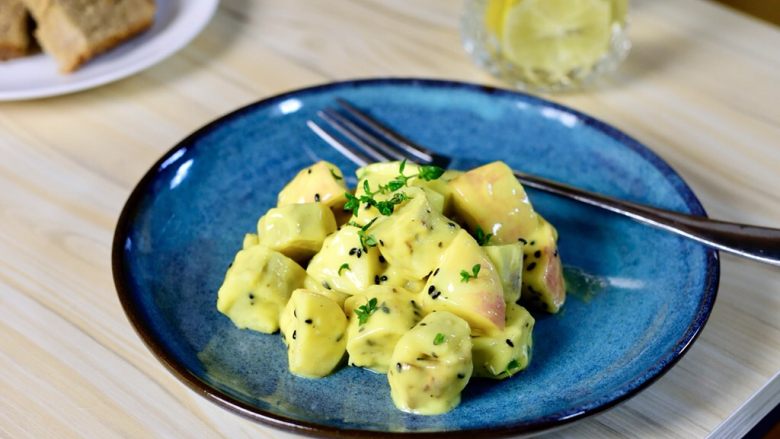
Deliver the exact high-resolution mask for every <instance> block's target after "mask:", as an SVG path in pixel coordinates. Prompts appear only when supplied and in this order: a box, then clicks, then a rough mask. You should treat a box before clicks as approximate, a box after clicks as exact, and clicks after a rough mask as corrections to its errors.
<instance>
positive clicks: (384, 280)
mask: <svg viewBox="0 0 780 439" xmlns="http://www.w3.org/2000/svg"><path fill="white" fill-rule="evenodd" d="M379 280H380V281H381V282H387V276H385V275H384V274H383V275H382V276H380V277H379Z"/></svg>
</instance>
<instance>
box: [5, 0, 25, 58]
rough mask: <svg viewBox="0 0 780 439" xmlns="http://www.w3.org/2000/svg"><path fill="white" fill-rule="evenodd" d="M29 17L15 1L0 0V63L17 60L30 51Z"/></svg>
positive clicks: (23, 8)
mask: <svg viewBox="0 0 780 439" xmlns="http://www.w3.org/2000/svg"><path fill="white" fill-rule="evenodd" d="M28 21H29V17H28V15H27V10H26V9H25V7H24V5H23V4H22V3H21V2H20V1H17V0H0V61H5V60H9V59H12V58H18V57H20V56H24V55H26V54H27V53H28V52H29V50H30V30H29V23H28Z"/></svg>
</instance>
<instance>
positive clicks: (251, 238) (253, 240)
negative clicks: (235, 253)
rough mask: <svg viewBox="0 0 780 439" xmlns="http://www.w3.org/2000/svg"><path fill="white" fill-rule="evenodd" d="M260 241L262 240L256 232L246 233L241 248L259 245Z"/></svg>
mask: <svg viewBox="0 0 780 439" xmlns="http://www.w3.org/2000/svg"><path fill="white" fill-rule="evenodd" d="M258 242H260V240H259V239H258V238H257V234H256V233H247V234H245V235H244V241H243V242H242V243H241V248H243V249H244V250H246V249H248V248H249V247H252V246H253V245H257V244H258Z"/></svg>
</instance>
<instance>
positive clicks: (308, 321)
mask: <svg viewBox="0 0 780 439" xmlns="http://www.w3.org/2000/svg"><path fill="white" fill-rule="evenodd" d="M304 322H305V323H306V324H307V325H311V324H312V320H311V319H306V320H304Z"/></svg>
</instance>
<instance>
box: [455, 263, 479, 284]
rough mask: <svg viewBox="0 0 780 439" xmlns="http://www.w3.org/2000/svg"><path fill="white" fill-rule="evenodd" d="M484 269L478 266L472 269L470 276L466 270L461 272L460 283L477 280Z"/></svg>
mask: <svg viewBox="0 0 780 439" xmlns="http://www.w3.org/2000/svg"><path fill="white" fill-rule="evenodd" d="M480 268H482V265H480V264H476V265H474V266H473V267H471V274H469V272H468V271H466V270H460V281H461V282H468V281H469V279H476V278H477V275H478V274H479V269H480Z"/></svg>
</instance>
